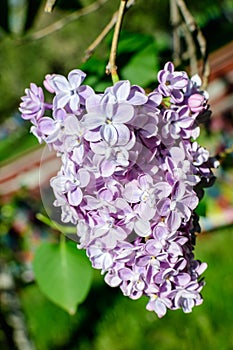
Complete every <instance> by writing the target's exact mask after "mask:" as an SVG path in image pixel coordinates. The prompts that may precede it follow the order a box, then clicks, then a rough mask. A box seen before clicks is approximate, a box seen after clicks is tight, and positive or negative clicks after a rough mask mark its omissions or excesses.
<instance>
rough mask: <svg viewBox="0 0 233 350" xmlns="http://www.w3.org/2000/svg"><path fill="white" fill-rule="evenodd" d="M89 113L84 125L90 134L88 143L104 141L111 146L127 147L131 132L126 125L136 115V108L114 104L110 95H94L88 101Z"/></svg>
mask: <svg viewBox="0 0 233 350" xmlns="http://www.w3.org/2000/svg"><path fill="white" fill-rule="evenodd" d="M86 110H87V113H86V114H85V115H84V117H83V123H84V126H85V128H86V129H87V130H90V132H89V133H86V135H85V139H86V140H87V141H100V140H104V141H105V142H106V143H107V144H109V145H110V146H113V145H126V144H127V143H128V142H129V140H130V130H129V128H128V126H127V125H126V123H127V122H129V121H130V120H131V119H132V118H133V115H134V108H133V106H132V105H130V104H128V103H113V101H112V98H111V96H110V94H105V95H103V96H101V97H100V96H99V95H93V96H91V97H89V98H88V99H87V101H86Z"/></svg>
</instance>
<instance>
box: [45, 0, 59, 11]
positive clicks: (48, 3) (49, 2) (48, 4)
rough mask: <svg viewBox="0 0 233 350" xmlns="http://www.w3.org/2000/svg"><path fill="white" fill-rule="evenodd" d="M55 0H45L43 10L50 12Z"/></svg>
mask: <svg viewBox="0 0 233 350" xmlns="http://www.w3.org/2000/svg"><path fill="white" fill-rule="evenodd" d="M56 1H57V0H47V1H46V4H45V7H44V11H45V12H52V11H53V8H54V5H55V2H56Z"/></svg>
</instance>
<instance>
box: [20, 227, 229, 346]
mask: <svg viewBox="0 0 233 350" xmlns="http://www.w3.org/2000/svg"><path fill="white" fill-rule="evenodd" d="M232 244H233V231H232V228H229V229H224V230H221V231H220V230H219V231H218V232H215V233H214V234H206V235H204V236H199V238H198V240H197V247H196V251H195V254H196V257H197V258H199V259H201V260H202V261H207V262H208V265H209V266H208V269H207V271H206V272H205V279H206V286H205V287H204V289H203V296H204V303H203V304H202V305H201V306H198V307H196V308H195V309H194V310H193V312H192V313H191V314H184V313H183V312H182V311H181V310H177V311H168V313H167V314H166V315H165V317H164V318H162V319H158V318H157V316H156V315H155V314H154V313H151V312H149V311H146V310H145V305H146V299H140V300H137V301H133V300H130V299H128V298H127V297H123V296H122V295H121V293H120V292H119V291H118V290H117V289H114V288H110V287H107V286H106V285H104V284H103V280H102V278H101V277H100V274H99V272H98V271H95V279H94V283H93V285H92V289H91V292H90V294H89V296H88V298H87V299H86V301H85V302H84V303H83V304H82V305H80V307H79V309H78V313H77V314H76V315H74V316H68V315H67V314H66V313H65V312H63V311H61V310H60V309H59V308H57V307H56V306H54V305H53V304H51V303H50V302H49V301H48V300H46V299H45V298H44V297H43V295H42V294H41V293H40V292H39V290H38V289H37V287H36V286H34V285H31V286H28V287H26V288H24V289H23V290H22V291H21V298H22V301H23V305H24V310H25V312H26V315H27V321H28V325H29V328H30V331H31V334H32V336H33V339H34V340H35V344H36V346H37V348H38V349H40V350H48V349H49V350H53V349H59V350H62V349H69V350H88V349H92V350H109V349H112V350H141V349H151V350H155V349H159V350H175V349H179V350H187V349H189V350H204V349H205V350H213V349H221V350H229V349H232V348H233V335H232V324H233V314H232V307H233V302H232V294H233V284H232V269H233V256H232ZM32 304H33V308H32ZM55 319H56V320H57V321H56V323H54V320H55ZM48 330H49V331H48Z"/></svg>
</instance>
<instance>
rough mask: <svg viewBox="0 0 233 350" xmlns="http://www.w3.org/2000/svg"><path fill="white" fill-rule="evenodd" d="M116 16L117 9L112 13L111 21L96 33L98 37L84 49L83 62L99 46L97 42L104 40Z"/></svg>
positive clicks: (114, 22)
mask: <svg viewBox="0 0 233 350" xmlns="http://www.w3.org/2000/svg"><path fill="white" fill-rule="evenodd" d="M117 16H118V11H116V12H115V13H114V14H113V16H112V19H111V21H110V22H109V23H108V24H107V25H106V27H105V28H104V29H103V30H102V32H101V33H100V34H99V35H98V37H97V38H96V39H95V40H94V41H93V43H92V44H91V45H90V46H88V48H87V49H86V50H85V57H84V58H83V61H84V62H86V61H87V60H88V59H89V58H90V57H91V55H92V54H93V52H94V51H95V50H96V48H97V47H98V46H99V44H100V43H101V42H102V41H103V40H104V38H105V37H106V35H107V34H108V33H109V32H110V30H111V29H112V28H113V27H114V25H115V24H116V21H117Z"/></svg>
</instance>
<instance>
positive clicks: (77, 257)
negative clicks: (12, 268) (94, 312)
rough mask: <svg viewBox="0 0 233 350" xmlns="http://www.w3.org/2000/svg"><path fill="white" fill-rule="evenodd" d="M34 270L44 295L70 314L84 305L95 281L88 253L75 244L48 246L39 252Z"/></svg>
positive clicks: (62, 241)
mask: <svg viewBox="0 0 233 350" xmlns="http://www.w3.org/2000/svg"><path fill="white" fill-rule="evenodd" d="M33 268H34V273H35V278H36V281H37V283H38V285H39V287H40V289H41V291H42V292H43V293H44V294H45V295H46V296H47V297H48V298H49V299H50V300H51V301H53V302H54V303H55V304H57V305H59V306H60V307H62V308H63V309H65V310H66V311H68V312H69V313H70V314H74V313H75V312H76V308H77V305H78V304H80V303H81V302H82V301H84V299H85V297H86V296H87V293H88V291H89V288H90V285H91V279H92V267H91V265H90V263H89V261H88V258H87V257H86V255H85V252H84V251H82V250H78V249H77V248H76V245H75V244H74V243H72V242H66V241H65V240H61V243H60V244H54V243H49V242H45V243H43V244H42V245H41V246H39V248H38V249H37V251H36V254H35V258H34V262H33Z"/></svg>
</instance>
